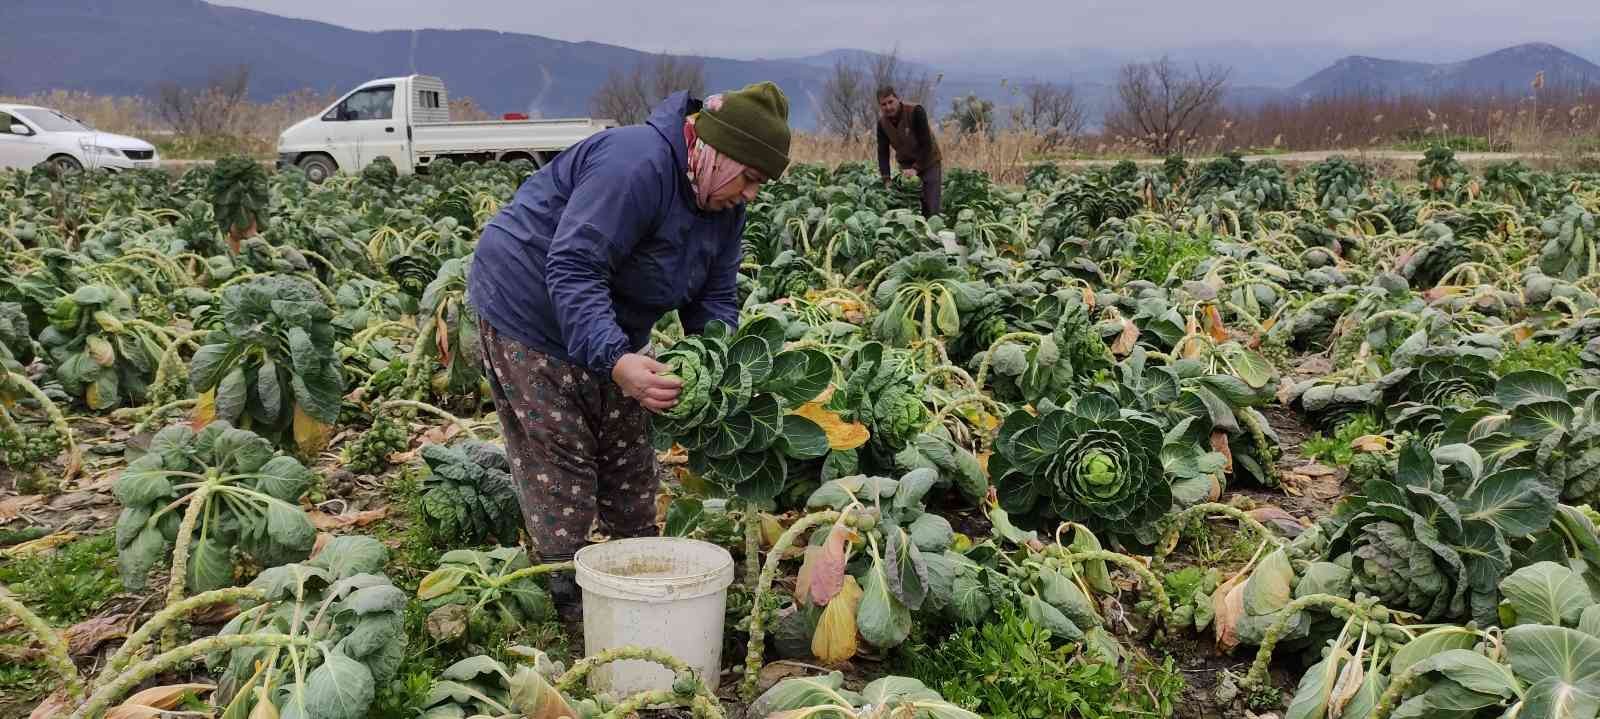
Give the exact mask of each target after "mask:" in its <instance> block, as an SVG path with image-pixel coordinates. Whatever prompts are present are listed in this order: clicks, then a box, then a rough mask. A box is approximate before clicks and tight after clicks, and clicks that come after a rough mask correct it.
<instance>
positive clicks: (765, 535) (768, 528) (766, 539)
mask: <svg viewBox="0 0 1600 719" xmlns="http://www.w3.org/2000/svg"><path fill="white" fill-rule="evenodd" d="M759 516H760V518H761V547H762V548H763V549H771V548H772V546H773V545H775V544H777V543H778V538H779V537H782V536H783V525H782V524H780V523H779V522H778V518H777V517H774V516H772V515H770V514H767V513H766V512H761V513H760V515H759Z"/></svg>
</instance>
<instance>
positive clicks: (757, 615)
mask: <svg viewBox="0 0 1600 719" xmlns="http://www.w3.org/2000/svg"><path fill="white" fill-rule="evenodd" d="M840 516H841V515H840V513H839V512H836V511H833V510H828V511H825V512H813V513H811V514H808V515H806V516H804V517H801V518H800V519H797V520H795V523H794V524H792V525H789V529H787V530H785V531H784V533H783V535H782V536H780V537H778V541H777V542H775V543H773V545H772V551H770V552H768V553H767V564H766V567H765V568H763V569H762V570H761V579H760V581H758V582H757V583H756V593H755V596H754V598H753V600H752V603H751V609H750V648H749V651H747V652H746V653H745V661H744V681H743V682H742V683H741V684H740V685H739V694H740V696H742V697H743V698H744V700H745V701H747V702H748V701H753V700H755V698H756V680H757V679H758V675H759V674H760V673H761V659H762V657H763V656H765V654H766V648H767V636H766V619H767V617H766V611H764V610H765V602H766V598H767V593H768V592H771V591H772V580H773V578H774V577H775V576H776V575H777V574H778V564H779V562H782V561H783V555H784V553H785V552H788V551H789V547H792V546H794V543H795V540H797V539H799V538H800V535H802V534H804V533H806V532H807V531H809V530H810V529H811V528H812V527H815V526H817V525H819V524H823V523H826V522H835V521H838V519H839V517H840Z"/></svg>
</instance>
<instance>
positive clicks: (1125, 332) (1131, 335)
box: [1111, 319, 1139, 357]
mask: <svg viewBox="0 0 1600 719" xmlns="http://www.w3.org/2000/svg"><path fill="white" fill-rule="evenodd" d="M1138 344H1139V326H1138V325H1136V324H1134V323H1133V322H1132V321H1131V320H1127V319H1123V320H1122V333H1121V334H1119V335H1117V339H1116V341H1115V342H1112V343H1111V353H1112V354H1115V355H1117V356H1118V357H1126V356H1128V353H1130V352H1132V351H1133V348H1134V347H1135V346H1137V345H1138Z"/></svg>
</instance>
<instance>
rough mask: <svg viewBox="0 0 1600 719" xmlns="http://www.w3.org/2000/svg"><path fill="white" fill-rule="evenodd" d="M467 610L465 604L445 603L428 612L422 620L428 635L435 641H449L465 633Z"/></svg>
mask: <svg viewBox="0 0 1600 719" xmlns="http://www.w3.org/2000/svg"><path fill="white" fill-rule="evenodd" d="M467 619H468V611H467V606H466V605H465V604H446V605H444V606H442V607H439V608H438V609H435V610H433V611H432V612H429V613H428V618H427V620H425V621H424V622H423V628H425V629H427V631H428V636H430V637H433V639H434V640H435V641H440V642H450V641H455V640H456V639H459V638H460V637H461V636H462V635H463V634H466V633H467Z"/></svg>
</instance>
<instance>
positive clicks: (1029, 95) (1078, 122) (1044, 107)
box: [1011, 82, 1088, 147]
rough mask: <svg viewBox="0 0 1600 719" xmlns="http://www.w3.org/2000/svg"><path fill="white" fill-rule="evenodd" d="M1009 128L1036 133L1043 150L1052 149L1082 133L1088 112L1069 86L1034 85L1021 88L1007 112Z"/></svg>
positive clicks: (1049, 83)
mask: <svg viewBox="0 0 1600 719" xmlns="http://www.w3.org/2000/svg"><path fill="white" fill-rule="evenodd" d="M1011 124H1012V125H1013V126H1015V127H1019V128H1021V129H1024V130H1028V131H1030V132H1035V133H1038V134H1039V135H1040V136H1041V137H1043V138H1044V140H1045V144H1046V146H1047V147H1055V146H1057V145H1060V144H1061V143H1063V142H1065V141H1066V140H1068V139H1070V138H1072V137H1074V136H1076V135H1078V134H1079V133H1081V132H1083V128H1084V126H1085V125H1087V124H1088V110H1087V108H1085V107H1084V104H1083V101H1082V100H1080V99H1079V98H1078V93H1077V91H1076V90H1075V89H1074V88H1073V87H1072V86H1071V85H1057V84H1055V83H1051V82H1034V83H1029V84H1027V85H1023V86H1022V89H1021V92H1020V97H1019V98H1018V102H1017V104H1016V105H1014V106H1012V108H1011Z"/></svg>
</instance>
